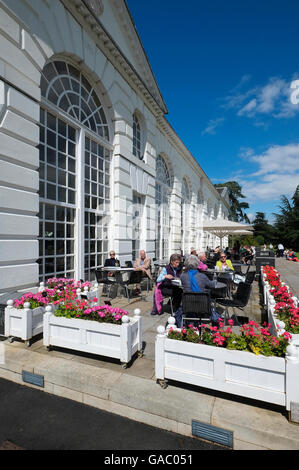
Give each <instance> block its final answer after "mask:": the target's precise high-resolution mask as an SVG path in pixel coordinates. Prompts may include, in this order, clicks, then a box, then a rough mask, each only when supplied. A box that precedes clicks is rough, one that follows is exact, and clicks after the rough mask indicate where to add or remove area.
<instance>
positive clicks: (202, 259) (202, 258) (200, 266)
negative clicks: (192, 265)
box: [197, 251, 208, 272]
mask: <svg viewBox="0 0 299 470" xmlns="http://www.w3.org/2000/svg"><path fill="white" fill-rule="evenodd" d="M198 258H199V263H198V266H197V269H198V271H201V272H203V271H206V270H207V269H208V266H207V265H206V264H205V262H206V261H207V257H206V254H205V253H204V252H203V251H202V252H200V253H199V255H198Z"/></svg>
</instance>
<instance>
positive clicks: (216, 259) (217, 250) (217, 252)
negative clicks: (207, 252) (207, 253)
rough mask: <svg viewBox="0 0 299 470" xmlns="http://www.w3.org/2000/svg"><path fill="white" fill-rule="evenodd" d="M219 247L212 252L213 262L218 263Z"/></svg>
mask: <svg viewBox="0 0 299 470" xmlns="http://www.w3.org/2000/svg"><path fill="white" fill-rule="evenodd" d="M220 251H221V250H220V246H216V248H215V250H214V260H215V261H218V260H219V256H220Z"/></svg>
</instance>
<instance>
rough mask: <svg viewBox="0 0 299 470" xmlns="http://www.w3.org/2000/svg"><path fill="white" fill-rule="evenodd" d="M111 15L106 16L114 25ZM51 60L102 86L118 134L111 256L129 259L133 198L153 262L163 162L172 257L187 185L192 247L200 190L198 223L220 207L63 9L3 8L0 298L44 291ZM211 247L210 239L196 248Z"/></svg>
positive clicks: (21, 4)
mask: <svg viewBox="0 0 299 470" xmlns="http://www.w3.org/2000/svg"><path fill="white" fill-rule="evenodd" d="M111 11H112V10H111ZM111 11H110V10H109V11H108V9H107V10H106V14H107V15H108V16H107V17H109V15H111ZM115 24H116V23H115ZM115 24H114V27H115ZM126 47H128V44H126ZM128 54H129V52H128ZM53 58H61V59H62V60H63V59H64V60H66V61H67V60H68V59H71V60H72V62H74V63H77V64H78V66H80V68H81V69H82V72H83V73H85V74H86V75H87V78H88V79H89V80H90V81H92V82H93V84H95V85H97V84H98V90H99V93H100V92H103V95H102V96H103V100H104V101H103V104H104V105H105V109H106V115H107V118H108V120H109V123H110V131H111V132H110V133H111V134H112V135H113V139H112V141H111V143H112V144H113V157H112V158H113V160H112V174H113V178H112V182H114V184H113V189H112V191H113V192H112V196H113V200H112V208H113V210H112V213H111V227H110V235H111V236H110V241H109V243H110V245H109V249H110V248H113V249H115V250H116V253H117V255H118V256H120V258H121V259H122V260H127V259H130V256H131V234H130V227H128V223H129V221H130V216H131V203H132V193H133V191H134V190H135V191H137V192H138V193H139V194H141V195H142V196H143V197H144V201H145V208H144V214H143V231H142V240H141V245H142V246H141V248H144V249H145V250H146V251H147V253H148V254H149V255H150V256H152V257H153V256H154V240H155V226H156V221H155V208H154V205H155V162H156V158H157V156H158V155H159V154H161V155H162V156H163V157H164V158H165V160H166V162H167V164H168V166H169V169H170V173H171V174H172V177H173V189H172V195H171V202H170V214H171V217H172V227H171V233H170V236H169V253H171V252H174V251H177V250H179V249H180V248H181V239H180V238H181V226H180V213H181V185H182V180H183V178H184V177H185V178H186V179H187V181H188V184H189V189H190V193H191V206H190V220H189V224H190V226H189V229H190V243H189V245H190V246H189V247H188V248H190V247H191V246H196V243H197V239H198V238H197V231H198V230H200V228H201V227H200V226H199V225H198V220H197V193H198V190H199V188H202V191H203V194H204V204H203V210H202V218H201V219H202V220H201V221H203V220H204V219H205V218H206V217H207V212H206V201H207V200H208V199H210V200H211V201H212V207H214V204H215V201H216V200H218V201H220V198H219V196H218V195H217V194H216V191H213V190H212V189H211V183H210V182H209V180H208V179H207V177H206V176H205V175H204V174H203V172H202V171H201V169H200V167H199V166H197V165H195V164H194V161H193V160H192V159H191V158H190V155H189V153H188V151H187V149H186V151H184V149H183V150H182V145H180V144H179V139H178V143H177V144H174V143H173V141H172V140H171V138H170V137H169V135H170V134H169V135H167V134H166V133H165V131H163V130H162V129H161V126H160V125H158V123H157V116H155V115H154V114H153V112H152V111H150V108H149V107H148V106H147V104H146V102H145V101H146V99H145V97H144V96H143V95H142V93H141V91H140V92H139V91H136V88H134V89H133V87H132V86H131V85H130V84H129V83H128V81H126V80H125V79H124V77H123V76H122V75H121V74H120V73H119V72H118V71H117V70H116V68H115V66H113V65H112V63H111V62H110V60H108V58H107V57H106V56H105V55H104V54H103V52H102V51H101V50H100V48H99V47H97V45H96V42H95V39H94V38H93V37H91V36H90V35H89V34H87V33H86V31H84V29H83V28H82V26H81V25H80V24H79V23H78V21H77V20H76V19H75V18H74V16H72V15H71V14H70V13H69V12H68V11H67V10H66V9H65V8H64V6H63V4H62V3H61V2H60V1H59V0H51V1H48V0H38V1H36V0H26V1H25V0H0V80H1V81H0V165H1V171H0V293H1V292H5V291H7V290H9V289H21V288H23V287H26V286H27V285H33V284H37V282H38V265H37V263H36V260H37V259H38V242H37V236H38V215H37V214H38V210H39V196H38V185H39V176H38V167H39V155H38V149H37V148H36V146H37V145H38V143H39V128H38V122H39V103H40V100H41V98H40V88H39V84H40V76H41V71H42V69H43V67H44V65H45V63H46V62H47V61H48V60H52V59H53ZM79 64H80V65H79ZM135 111H137V112H138V113H139V115H140V116H142V122H143V131H144V134H143V138H144V142H143V144H144V145H143V146H144V159H143V161H141V160H139V159H137V158H136V157H135V156H134V155H133V154H132V139H133V130H132V128H133V113H134V112H135ZM164 127H165V126H164ZM166 128H167V126H166ZM172 138H173V137H172ZM220 204H222V203H220ZM219 214H221V212H219ZM205 246H206V237H205V236H204V235H203V236H202V237H201V246H200V247H197V248H201V249H202V248H205Z"/></svg>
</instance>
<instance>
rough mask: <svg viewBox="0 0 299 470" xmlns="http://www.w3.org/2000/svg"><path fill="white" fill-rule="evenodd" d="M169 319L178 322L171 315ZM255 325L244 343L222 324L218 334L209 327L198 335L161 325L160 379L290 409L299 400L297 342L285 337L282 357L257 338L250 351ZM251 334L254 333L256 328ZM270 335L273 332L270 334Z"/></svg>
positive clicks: (157, 357) (157, 366) (158, 341)
mask: <svg viewBox="0 0 299 470" xmlns="http://www.w3.org/2000/svg"><path fill="white" fill-rule="evenodd" d="M168 321H169V323H170V324H171V323H173V321H172V317H171V318H169V319H168ZM244 326H245V325H243V327H244ZM252 327H254V325H248V327H246V328H245V329H244V331H243V340H244V339H245V342H244V344H243V340H242V341H241V340H240V341H237V342H236V343H234V340H235V337H234V335H233V334H232V333H231V332H230V331H229V330H230V328H228V329H227V328H226V331H224V329H221V328H220V329H218V330H217V331H218V333H217V331H216V330H212V329H207V328H205V329H204V331H203V334H202V335H201V337H199V335H198V333H197V332H196V330H194V328H192V329H189V328H187V329H185V330H183V329H182V330H176V329H175V327H174V328H172V329H171V328H169V330H168V331H167V332H166V331H165V328H164V327H163V326H159V327H158V335H157V337H156V344H155V373H156V378H157V380H158V381H159V382H160V384H161V385H162V386H163V387H165V385H166V384H165V382H167V379H172V380H176V381H180V382H185V383H189V384H193V385H197V386H200V387H206V388H209V389H213V390H218V391H222V392H227V393H230V394H236V395H238V396H243V397H247V398H252V399H256V400H261V401H265V402H269V403H275V404H279V405H283V406H285V407H286V408H287V409H288V410H289V409H290V403H291V402H298V389H299V361H298V357H297V355H296V349H295V348H294V347H293V346H292V345H288V346H286V344H287V337H285V338H283V339H281V340H280V341H279V342H280V346H279V345H277V348H276V350H277V351H276V352H278V354H277V355H278V356H280V355H281V357H274V356H273V355H271V356H270V354H269V350H268V349H267V348H266V350H262V348H261V349H260V351H257V348H256V345H255V343H254V342H253V343H251V344H253V347H252V346H249V350H250V351H251V352H249V350H248V346H247V347H245V343H246V344H247V345H248V343H247V341H246V338H247V337H246V332H248V330H249V329H251V328H252ZM188 330H190V331H188ZM227 330H228V331H227ZM254 330H256V328H255V327H254ZM261 334H262V332H261V331H260V332H259V335H261ZM249 336H251V337H253V332H251V333H249ZM265 336H266V337H269V335H268V334H267V335H265ZM228 337H229V338H228ZM187 338H188V340H186V339H187ZM265 343H267V341H266V339H265ZM274 343H275V341H274ZM249 344H250V343H249ZM239 348H240V349H239ZM271 354H272V353H271ZM284 354H286V356H285V357H283V356H284Z"/></svg>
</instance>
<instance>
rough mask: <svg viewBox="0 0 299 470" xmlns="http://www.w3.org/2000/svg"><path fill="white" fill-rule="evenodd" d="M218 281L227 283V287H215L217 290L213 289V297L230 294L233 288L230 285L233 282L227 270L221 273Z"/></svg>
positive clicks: (222, 296) (223, 296)
mask: <svg viewBox="0 0 299 470" xmlns="http://www.w3.org/2000/svg"><path fill="white" fill-rule="evenodd" d="M217 282H222V284H225V285H226V287H224V288H223V289H215V291H213V289H212V292H211V297H212V298H213V299H215V298H220V297H221V298H225V297H227V296H228V295H229V294H230V290H231V289H230V286H231V283H232V280H231V277H230V276H229V273H226V272H223V273H219V274H218V277H217Z"/></svg>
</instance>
